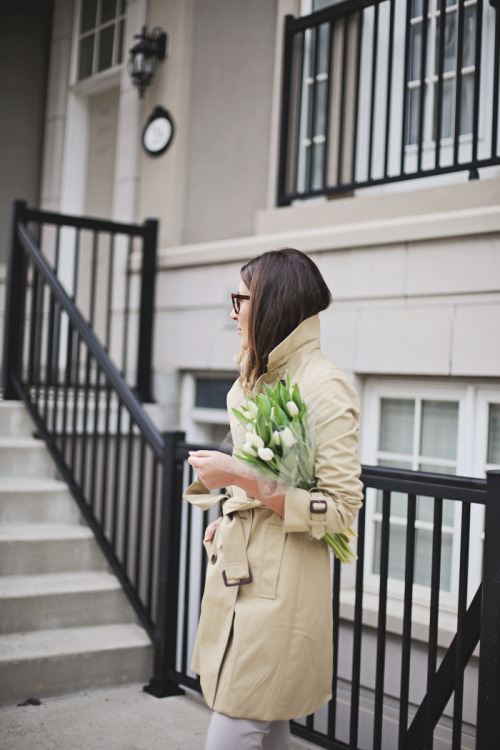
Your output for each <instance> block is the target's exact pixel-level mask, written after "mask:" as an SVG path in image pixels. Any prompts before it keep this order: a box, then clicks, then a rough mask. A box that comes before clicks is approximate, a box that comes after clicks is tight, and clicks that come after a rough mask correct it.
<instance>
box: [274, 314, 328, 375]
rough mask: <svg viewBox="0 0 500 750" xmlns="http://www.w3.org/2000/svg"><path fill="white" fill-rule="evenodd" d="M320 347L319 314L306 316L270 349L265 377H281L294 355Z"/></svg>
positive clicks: (303, 353) (297, 355)
mask: <svg viewBox="0 0 500 750" xmlns="http://www.w3.org/2000/svg"><path fill="white" fill-rule="evenodd" d="M319 348H320V323H319V315H313V316H312V317H310V318H306V319H305V320H303V321H302V323H300V324H299V325H298V326H297V328H295V329H294V330H293V331H292V332H291V333H290V335H289V336H287V337H286V339H283V341H281V342H280V343H279V344H278V346H277V347H276V348H275V349H273V350H272V352H271V353H270V354H269V357H268V363H267V378H266V380H267V379H269V378H270V377H276V378H277V377H281V376H282V375H283V374H284V373H285V371H286V370H287V369H288V368H289V367H290V365H291V364H292V362H293V361H294V360H295V358H296V357H303V356H304V355H305V354H307V352H312V351H313V350H314V349H319Z"/></svg>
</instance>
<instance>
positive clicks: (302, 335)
mask: <svg viewBox="0 0 500 750" xmlns="http://www.w3.org/2000/svg"><path fill="white" fill-rule="evenodd" d="M319 333H320V331H319V318H318V316H314V317H312V318H309V319H307V320H305V321H304V322H303V323H301V324H300V326H298V327H297V328H296V329H295V331H293V332H292V333H291V334H290V336H288V338H286V339H285V340H284V341H283V342H281V344H279V346H278V347H276V349H274V350H273V352H271V354H270V356H269V364H268V372H267V373H266V374H265V375H263V376H262V377H261V378H260V379H259V381H258V384H257V387H256V390H257V391H258V390H261V389H262V385H263V383H265V382H267V383H269V384H273V385H274V384H275V383H276V380H277V378H284V377H285V373H286V372H287V371H288V372H289V373H290V378H291V381H292V383H295V382H297V383H298V384H299V387H300V391H301V395H302V399H303V400H304V402H305V403H306V404H307V406H308V410H309V413H310V421H311V425H312V429H313V431H314V436H315V443H316V447H317V453H316V479H317V489H316V490H312V492H310V493H308V492H307V491H305V490H302V489H297V488H290V489H289V490H287V491H286V494H285V516H284V518H281V517H280V516H279V515H277V514H276V513H274V512H272V511H271V510H270V509H268V508H267V507H266V506H265V505H263V504H261V503H260V502H259V501H257V500H254V499H253V498H249V497H247V495H246V493H245V492H244V491H243V490H241V489H240V488H238V487H234V486H233V487H229V488H227V493H226V494H224V495H221V496H217V495H214V494H210V495H207V494H204V493H207V490H206V488H205V487H204V486H203V484H202V483H201V482H197V483H195V484H194V485H191V487H190V488H189V489H188V491H187V493H186V497H187V499H188V500H190V501H191V502H194V503H195V504H199V505H200V506H201V507H207V506H208V505H209V504H212V503H213V502H214V501H215V500H217V499H222V501H223V513H224V516H223V519H222V522H221V524H220V525H219V528H218V529H217V532H216V535H215V537H214V539H213V541H212V542H211V543H210V544H209V548H208V550H207V551H208V553H209V563H208V569H207V578H206V584H205V592H204V596H203V602H202V608H201V615H200V622H199V627H198V634H197V638H196V645H195V651H194V656H193V662H192V667H193V670H194V671H195V672H197V673H198V674H200V677H201V686H202V690H203V694H204V696H205V699H206V701H207V703H208V705H209V706H210V707H211V708H213V709H214V710H215V711H218V712H219V713H222V714H226V715H228V716H233V717H237V718H250V719H260V720H263V721H273V720H285V719H292V718H296V717H299V716H305V715H307V714H310V713H312V712H314V711H315V710H316V709H317V708H319V707H320V706H321V705H323V704H324V703H326V702H327V701H328V700H329V699H330V698H331V683H332V661H333V660H332V657H333V653H332V614H331V574H330V552H329V548H328V547H327V544H326V542H324V541H323V540H322V537H323V534H324V533H325V532H332V533H333V532H341V531H344V530H346V529H347V528H348V527H349V526H351V525H352V524H353V522H354V520H355V518H356V514H357V512H358V510H359V508H360V507H361V501H362V485H361V482H360V480H359V474H360V465H359V461H358V455H357V432H358V399H357V396H356V393H355V391H354V389H353V387H352V385H351V384H350V382H349V380H348V379H347V377H346V375H345V374H344V373H343V372H342V371H341V370H339V369H338V368H337V367H335V366H334V365H333V364H332V363H331V362H329V361H328V360H327V359H326V358H325V357H324V356H323V355H322V353H321V351H320V344H319ZM227 402H228V410H229V418H230V425H231V431H232V436H233V440H234V450H235V452H237V451H238V449H239V448H240V447H241V445H242V443H243V442H244V439H245V428H244V427H243V426H242V425H241V424H240V423H239V422H238V421H237V419H236V418H235V417H234V414H233V412H232V408H233V407H237V408H238V407H240V406H241V405H242V404H243V403H244V402H245V395H244V393H243V391H242V389H241V387H240V386H239V384H238V382H236V383H235V384H234V385H233V387H232V389H231V390H230V392H229V394H228V399H227ZM312 499H315V500H320V501H325V502H320V503H315V504H314V505H313V506H311V500H312ZM318 509H319V510H320V512H313V510H314V511H317V510H318ZM250 578H251V582H248V581H249V580H250ZM238 582H239V583H238ZM226 584H233V585H226Z"/></svg>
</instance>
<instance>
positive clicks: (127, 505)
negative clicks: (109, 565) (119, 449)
mask: <svg viewBox="0 0 500 750" xmlns="http://www.w3.org/2000/svg"><path fill="white" fill-rule="evenodd" d="M128 420H129V425H128V436H127V465H126V469H125V477H126V478H125V487H124V495H125V496H124V509H123V526H124V528H123V543H122V557H123V567H124V568H125V570H126V571H127V572H128V561H129V556H130V549H129V544H130V519H131V506H132V486H133V485H132V469H133V465H134V460H133V458H134V451H133V446H134V422H133V420H132V417H131V415H130V414H128Z"/></svg>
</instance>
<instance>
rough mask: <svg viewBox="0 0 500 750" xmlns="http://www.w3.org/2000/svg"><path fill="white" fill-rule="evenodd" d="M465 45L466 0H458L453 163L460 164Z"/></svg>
mask: <svg viewBox="0 0 500 750" xmlns="http://www.w3.org/2000/svg"><path fill="white" fill-rule="evenodd" d="M463 46H464V0H458V31H457V56H456V70H455V117H454V133H453V164H454V165H457V164H458V157H459V147H460V130H461V123H462V60H463Z"/></svg>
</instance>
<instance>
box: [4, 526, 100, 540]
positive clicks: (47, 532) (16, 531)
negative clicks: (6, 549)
mask: <svg viewBox="0 0 500 750" xmlns="http://www.w3.org/2000/svg"><path fill="white" fill-rule="evenodd" d="M93 538H94V535H93V533H92V531H91V530H90V529H89V528H88V527H87V526H83V525H81V524H76V523H72V524H69V523H30V524H24V523H6V524H3V525H2V526H1V527H0V542H4V541H5V542H13V541H45V540H54V541H56V540H61V539H93Z"/></svg>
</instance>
